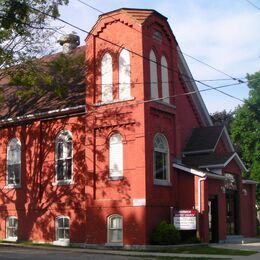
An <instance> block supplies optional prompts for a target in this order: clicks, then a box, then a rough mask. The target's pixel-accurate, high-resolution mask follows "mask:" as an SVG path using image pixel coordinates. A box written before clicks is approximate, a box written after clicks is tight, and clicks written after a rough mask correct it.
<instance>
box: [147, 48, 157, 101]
mask: <svg viewBox="0 0 260 260" xmlns="http://www.w3.org/2000/svg"><path fill="white" fill-rule="evenodd" d="M149 59H150V89H151V98H158V97H159V94H158V75H157V59H156V56H155V53H154V51H153V50H151V51H150V55H149Z"/></svg>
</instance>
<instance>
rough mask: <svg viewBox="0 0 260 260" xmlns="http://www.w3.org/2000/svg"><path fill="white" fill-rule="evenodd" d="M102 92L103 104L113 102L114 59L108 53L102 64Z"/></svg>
mask: <svg viewBox="0 0 260 260" xmlns="http://www.w3.org/2000/svg"><path fill="white" fill-rule="evenodd" d="M101 84H102V87H101V92H102V97H101V99H102V102H109V101H112V100H113V66H112V57H111V55H110V54H109V53H106V54H105V55H104V56H103V58H102V62H101Z"/></svg>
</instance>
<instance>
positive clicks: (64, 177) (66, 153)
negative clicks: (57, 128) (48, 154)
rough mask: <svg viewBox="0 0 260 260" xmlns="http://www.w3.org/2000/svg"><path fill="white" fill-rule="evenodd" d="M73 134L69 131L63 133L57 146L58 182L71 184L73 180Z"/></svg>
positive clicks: (58, 138)
mask: <svg viewBox="0 0 260 260" xmlns="http://www.w3.org/2000/svg"><path fill="white" fill-rule="evenodd" d="M72 153H73V143H72V134H71V133H70V132H69V131H66V130H64V131H61V132H60V133H59V134H58V136H57V138H56V144H55V159H56V181H57V182H60V183H64V184H65V183H69V182H70V181H71V180H72V158H73V154H72Z"/></svg>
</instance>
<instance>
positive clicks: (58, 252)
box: [0, 242, 260, 260]
mask: <svg viewBox="0 0 260 260" xmlns="http://www.w3.org/2000/svg"><path fill="white" fill-rule="evenodd" d="M210 246H212V247H218V248H229V249H242V250H254V251H257V252H259V253H257V254H254V255H251V256H230V255H204V254H203V255H200V254H176V253H159V252H144V251H142V252H138V251H124V250H109V249H107V250H104V249H102V250H100V249H86V248H64V247H46V246H31V245H21V244H11V245H10V244H3V243H0V260H10V259H18V260H35V259H37V260H57V259H60V260H74V259H77V260H83V259H84V260H85V259H86V260H89V259H91V260H99V259H100V260H114V259H115V260H135V259H143V258H145V259H148V260H149V259H151V260H153V259H163V258H164V257H165V258H167V257H170V258H173V259H174V258H176V257H178V258H179V257H180V258H192V259H194V258H215V259H221V258H225V259H245V258H246V259H249V260H250V259H251V260H256V259H257V260H260V242H255V243H247V244H210Z"/></svg>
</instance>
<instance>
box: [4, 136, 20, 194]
mask: <svg viewBox="0 0 260 260" xmlns="http://www.w3.org/2000/svg"><path fill="white" fill-rule="evenodd" d="M13 140H16V141H17V144H18V145H19V146H20V176H19V180H20V182H19V183H8V176H9V173H8V165H9V164H8V149H9V145H10V143H11V141H13ZM6 156H7V158H6V182H5V184H6V185H5V186H4V189H16V188H21V185H22V158H21V157H22V145H21V141H20V140H19V139H18V138H17V137H14V138H12V139H10V140H9V142H8V144H7V147H6Z"/></svg>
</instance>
